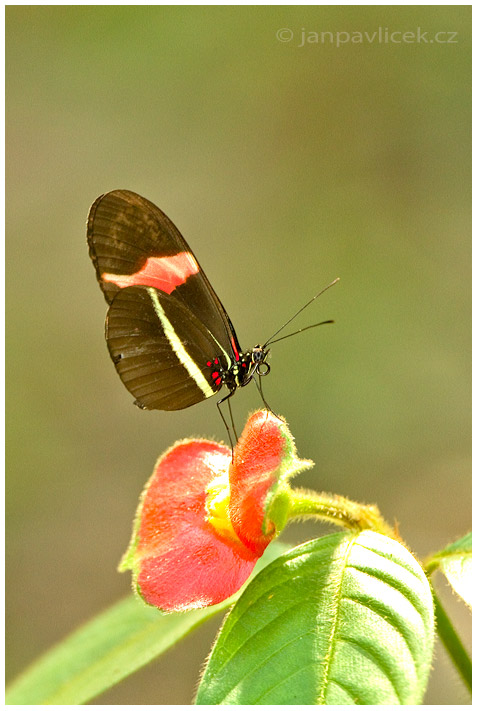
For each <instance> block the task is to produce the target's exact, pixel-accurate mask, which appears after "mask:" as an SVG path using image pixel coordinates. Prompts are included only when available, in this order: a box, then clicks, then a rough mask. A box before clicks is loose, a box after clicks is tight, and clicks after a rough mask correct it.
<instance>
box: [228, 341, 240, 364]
mask: <svg viewBox="0 0 477 711" xmlns="http://www.w3.org/2000/svg"><path fill="white" fill-rule="evenodd" d="M230 342H231V344H232V350H233V352H234V354H235V360H236V361H239V360H240V354H239V352H238V348H237V344H236V343H235V339H234V338H232V339H231V341H230Z"/></svg>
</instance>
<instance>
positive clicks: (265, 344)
mask: <svg viewBox="0 0 477 711" xmlns="http://www.w3.org/2000/svg"><path fill="white" fill-rule="evenodd" d="M339 280H340V278H339V277H337V278H336V279H334V280H333V281H332V282H331V284H328V286H325V288H324V289H322V290H321V291H319V292H318V293H317V294H315V296H314V297H313V298H312V299H310V300H309V301H308V302H307V303H306V304H305V305H304V306H302V307H301V309H298V311H297V312H296V313H295V314H294V315H293V316H292V317H291V318H289V319H288V321H286V322H285V323H284V324H283V326H280V328H279V329H278V331H275V333H274V334H273V336H270V338H269V339H268V341H267V342H266V343H264V345H263V348H266V347H267V346H268V345H269V344H270V343H276V341H273V340H272V339H273V338H275V336H276V335H277V334H278V333H280V331H283V329H284V328H285V327H286V326H288V324H289V323H291V322H292V321H293V319H295V318H296V317H297V316H298V314H301V312H302V311H304V309H306V307H307V306H309V305H310V304H312V303H313V302H314V301H315V299H317V298H318V297H319V296H321V295H322V294H323V293H324V292H325V291H327V289H329V288H330V287H332V286H334V284H336V283H337V282H339ZM323 323H330V322H329V321H323ZM320 325H321V324H318V323H315V324H314V325H313V326H320ZM313 326H307V328H313ZM305 330H306V329H305V328H302V329H300V331H305ZM300 331H296V333H300ZM292 335H294V334H292V333H290V336H292ZM283 338H287V336H283ZM277 340H279V341H280V340H281V339H280V338H278V339H277Z"/></svg>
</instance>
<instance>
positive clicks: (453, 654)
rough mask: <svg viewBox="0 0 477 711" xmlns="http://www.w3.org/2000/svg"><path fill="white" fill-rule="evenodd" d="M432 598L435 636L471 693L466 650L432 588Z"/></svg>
mask: <svg viewBox="0 0 477 711" xmlns="http://www.w3.org/2000/svg"><path fill="white" fill-rule="evenodd" d="M431 590H432V596H433V598H434V608H435V614H436V626H437V634H438V635H439V637H440V640H441V642H442V644H443V645H444V647H445V648H446V649H447V652H448V654H449V656H450V658H451V659H452V661H453V662H454V665H455V667H456V669H457V670H458V672H459V674H460V675H461V677H462V680H463V682H464V684H465V685H466V687H467V688H468V690H469V691H470V692H471V691H472V662H471V661H470V657H469V655H468V654H467V650H466V649H465V647H464V645H463V644H462V642H461V639H460V637H459V636H458V634H457V632H456V631H455V629H454V626H453V624H452V622H451V621H450V619H449V618H448V616H447V613H446V611H445V610H444V608H443V607H442V604H441V601H440V600H439V598H438V596H437V593H436V591H435V590H434V589H433V588H432V586H431Z"/></svg>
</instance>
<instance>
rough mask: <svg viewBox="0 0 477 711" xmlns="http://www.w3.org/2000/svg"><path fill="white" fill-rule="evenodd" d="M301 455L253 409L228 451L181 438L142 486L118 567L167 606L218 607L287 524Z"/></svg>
mask: <svg viewBox="0 0 477 711" xmlns="http://www.w3.org/2000/svg"><path fill="white" fill-rule="evenodd" d="M310 465H311V463H310V462H307V461H304V460H299V459H298V458H297V457H296V452H295V446H294V442H293V438H292V436H291V434H290V432H289V430H288V428H287V426H286V425H285V423H284V422H282V421H281V420H279V419H278V418H277V417H275V416H274V415H272V414H271V413H270V412H267V411H259V412H256V413H255V414H253V415H252V416H251V417H250V419H249V421H248V423H247V425H246V427H245V430H244V432H243V434H242V436H241V438H240V440H239V442H238V443H237V446H236V448H235V450H234V457H233V461H232V453H231V451H230V449H229V448H228V447H226V446H225V445H223V444H217V443H216V442H210V441H207V440H184V441H182V442H178V443H176V444H175V445H173V447H171V449H169V450H168V451H167V452H166V453H165V454H163V455H162V457H160V459H159V460H158V462H157V464H156V467H155V469H154V473H153V475H152V477H151V479H150V480H149V482H148V484H147V485H146V488H145V491H144V493H143V495H142V497H141V501H140V504H139V508H138V511H137V515H136V521H135V526H134V532H133V536H132V540H131V543H130V546H129V549H128V551H127V553H126V554H125V556H124V558H123V560H122V561H121V565H120V570H126V569H132V571H133V576H134V584H135V587H136V590H137V592H138V593H139V594H140V595H141V597H142V598H143V599H144V600H145V601H146V602H147V603H149V604H151V605H155V606H156V607H159V608H160V609H161V610H164V611H173V610H189V609H193V608H197V607H205V606H207V605H214V604H216V603H218V602H221V601H222V600H225V599H226V598H227V597H229V596H230V595H232V594H233V593H234V592H236V591H237V590H238V589H239V588H240V587H241V586H242V584H243V583H244V582H245V581H246V580H247V578H248V577H249V575H250V573H251V572H252V569H253V567H254V565H255V563H256V562H257V560H258V559H259V558H260V556H261V555H262V553H263V552H264V550H265V548H266V547H267V546H268V544H269V543H270V542H271V541H272V540H273V539H274V538H275V537H276V536H277V535H278V533H279V532H280V531H281V529H282V528H283V526H284V525H285V523H286V519H287V513H288V507H289V502H290V489H289V486H288V479H289V478H290V477H291V476H292V475H293V474H295V473H296V472H297V471H299V470H301V469H304V468H306V467H308V466H310Z"/></svg>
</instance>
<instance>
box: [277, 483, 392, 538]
mask: <svg viewBox="0 0 477 711" xmlns="http://www.w3.org/2000/svg"><path fill="white" fill-rule="evenodd" d="M303 516H314V517H316V518H319V519H321V520H325V521H330V522H331V523H335V524H336V525H338V526H344V527H345V528H349V529H351V530H353V531H363V530H365V529H371V530H373V531H376V532H377V533H382V534H383V535H385V536H389V537H390V538H394V539H395V540H398V541H400V540H401V539H400V537H399V535H398V533H397V531H395V530H394V529H393V528H391V526H389V524H387V523H386V521H385V520H384V519H383V518H382V516H381V514H380V512H379V510H378V508H377V507H376V506H367V505H365V504H359V503H357V502H355V501H351V500H350V499H347V498H345V497H344V496H332V495H330V494H318V493H317V492H315V491H308V490H305V489H293V490H292V497H291V508H290V510H289V517H290V518H293V517H303Z"/></svg>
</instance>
